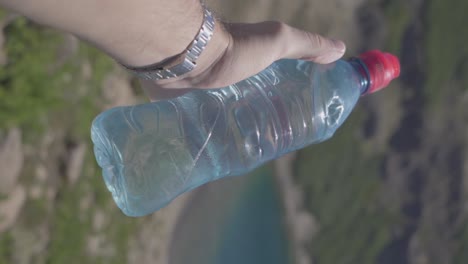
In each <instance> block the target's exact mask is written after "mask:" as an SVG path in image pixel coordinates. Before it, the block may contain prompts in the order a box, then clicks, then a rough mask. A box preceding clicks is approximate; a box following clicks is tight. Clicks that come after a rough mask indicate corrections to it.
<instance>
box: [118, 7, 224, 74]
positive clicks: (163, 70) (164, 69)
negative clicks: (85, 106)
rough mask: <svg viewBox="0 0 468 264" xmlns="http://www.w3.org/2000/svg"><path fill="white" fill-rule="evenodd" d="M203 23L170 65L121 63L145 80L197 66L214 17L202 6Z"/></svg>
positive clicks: (207, 40) (211, 33)
mask: <svg viewBox="0 0 468 264" xmlns="http://www.w3.org/2000/svg"><path fill="white" fill-rule="evenodd" d="M204 10H205V11H204V16H203V24H202V26H201V28H200V30H199V32H198V34H197V35H196V36H195V39H194V40H193V41H192V42H191V43H190V45H189V46H188V47H187V49H185V51H184V52H182V53H181V54H179V55H178V56H177V59H176V60H174V61H172V62H171V63H170V65H164V64H165V63H164V62H163V63H156V64H152V65H148V66H143V67H129V66H126V65H123V66H124V67H125V68H127V69H128V70H129V71H130V72H132V73H133V74H135V75H136V76H137V77H139V78H141V79H145V80H161V79H169V78H175V77H178V76H181V75H184V74H186V73H188V72H190V71H192V70H193V69H194V68H195V67H196V66H197V59H198V57H200V55H201V53H202V52H203V50H204V49H205V47H206V45H207V44H208V42H209V41H210V40H211V37H212V36H213V32H214V27H215V19H214V18H213V15H212V13H211V12H210V11H209V10H208V9H207V8H204Z"/></svg>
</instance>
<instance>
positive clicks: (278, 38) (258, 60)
mask: <svg viewBox="0 0 468 264" xmlns="http://www.w3.org/2000/svg"><path fill="white" fill-rule="evenodd" d="M227 30H228V31H229V33H230V34H231V36H232V44H231V45H229V48H228V49H227V51H226V52H225V54H224V56H223V57H222V59H221V60H219V61H218V62H217V63H216V64H215V65H214V66H213V67H212V68H211V69H210V71H209V72H208V74H206V75H203V74H202V75H200V76H199V77H200V78H198V80H199V81H197V80H194V81H193V83H195V84H196V87H203V88H216V87H224V86H226V85H230V84H233V83H236V82H238V81H240V80H243V79H245V78H247V77H250V76H252V75H255V74H257V73H259V72H260V71H262V70H263V69H265V68H266V67H268V66H269V65H270V64H272V63H273V62H274V61H276V60H279V59H282V58H289V59H305V60H311V61H314V62H317V63H330V62H333V61H335V60H337V59H339V58H340V57H341V56H343V54H344V52H345V49H346V47H345V46H344V43H343V42H341V41H334V40H331V39H328V38H325V37H322V36H320V35H317V34H313V33H310V32H306V31H302V30H299V29H296V28H293V27H290V26H288V25H286V24H284V23H281V22H276V21H268V22H262V23H256V24H229V25H227Z"/></svg>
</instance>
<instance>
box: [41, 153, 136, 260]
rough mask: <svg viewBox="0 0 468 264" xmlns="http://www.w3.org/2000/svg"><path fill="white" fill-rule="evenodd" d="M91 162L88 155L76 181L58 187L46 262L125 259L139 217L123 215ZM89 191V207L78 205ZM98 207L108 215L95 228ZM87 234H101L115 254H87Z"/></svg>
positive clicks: (92, 160) (91, 159)
mask: <svg viewBox="0 0 468 264" xmlns="http://www.w3.org/2000/svg"><path fill="white" fill-rule="evenodd" d="M93 164H94V159H93V157H92V156H88V157H87V161H86V166H85V170H84V172H83V173H84V175H83V176H82V177H81V178H80V180H79V181H78V182H77V183H76V185H75V186H64V187H63V188H62V189H61V190H60V191H59V194H58V197H59V198H58V199H57V204H56V209H55V212H54V215H53V216H52V219H50V220H49V221H50V223H51V225H52V226H53V228H52V232H51V236H52V237H51V240H50V245H49V248H48V252H47V255H46V259H47V261H46V263H48V264H59V263H67V264H73V263H77V264H78V263H126V260H127V256H126V253H127V242H128V238H129V236H130V235H131V234H133V233H134V231H135V228H136V226H137V225H136V224H137V223H138V222H139V221H140V220H139V219H135V218H129V217H126V216H124V215H123V214H122V213H121V212H120V210H118V209H117V208H116V206H115V205H114V204H113V201H112V199H111V196H110V194H109V192H108V191H107V189H106V187H105V185H104V183H103V182H102V181H101V175H100V171H99V170H97V169H96V168H95V167H94V166H93ZM90 195H91V204H90V206H89V208H86V207H85V208H83V207H82V205H81V207H80V203H81V202H82V201H83V197H85V196H90ZM98 210H99V211H101V212H102V213H103V214H104V217H105V219H107V220H106V221H105V225H104V227H103V229H102V230H95V228H94V227H93V223H92V221H93V216H94V214H95V213H96V212H97V211H98ZM90 236H100V237H102V238H103V239H104V240H103V242H104V247H109V248H111V251H112V252H113V253H114V254H112V256H108V257H102V256H97V257H92V256H90V255H89V254H88V253H87V247H86V246H87V244H88V239H89V238H90Z"/></svg>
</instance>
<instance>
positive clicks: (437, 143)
mask: <svg viewBox="0 0 468 264" xmlns="http://www.w3.org/2000/svg"><path fill="white" fill-rule="evenodd" d="M207 2H208V5H209V6H210V7H212V8H213V9H215V10H216V11H217V13H218V15H219V16H221V17H223V18H224V19H225V20H227V21H232V22H234V21H242V22H257V21H262V20H270V19H274V20H282V21H284V22H287V23H289V24H291V25H293V26H296V27H300V28H303V29H306V30H309V31H313V32H318V33H320V34H323V35H326V36H330V37H334V38H338V39H342V40H344V41H345V42H346V44H347V46H348V51H347V56H352V55H355V54H359V53H360V52H362V51H365V50H368V49H374V48H377V49H382V50H386V51H389V52H392V53H395V54H396V55H398V57H399V58H400V60H401V65H402V74H401V77H400V78H399V79H398V80H397V81H395V82H393V83H392V84H391V87H389V88H388V89H386V90H384V91H382V92H380V93H377V94H375V95H372V96H369V97H366V98H363V99H362V100H361V101H360V103H359V105H358V107H357V108H356V110H355V111H354V112H353V114H352V115H351V117H350V119H349V120H348V121H347V122H346V124H345V125H344V126H343V127H342V128H341V129H340V130H339V131H338V132H337V134H336V135H335V136H334V137H333V138H332V139H331V140H329V141H327V142H324V143H321V144H319V145H314V146H311V147H308V148H306V149H304V150H301V151H299V152H298V153H296V154H294V155H290V156H288V157H285V158H283V159H280V160H278V161H275V162H274V163H271V164H269V165H267V166H266V167H267V168H266V170H274V173H272V174H275V175H276V176H275V182H276V183H277V185H278V186H277V187H278V188H277V189H278V190H280V195H281V197H282V198H283V201H282V204H281V207H282V208H283V209H284V210H283V211H284V213H283V214H284V221H285V222H286V226H287V230H288V237H289V239H288V240H289V243H290V245H291V246H290V249H289V250H290V251H291V252H292V253H291V255H292V257H291V260H290V262H291V263H300V264H302V263H317V264H347V263H350V264H355V263H361V264H364V263H379V264H387V263H392V264H394V263H398V264H432V263H434V264H441V263H455V264H464V263H468V250H467V249H468V225H467V224H468V211H467V210H468V200H467V197H468V196H467V194H468V157H467V155H466V153H467V146H468V142H467V140H468V138H467V132H468V131H467V129H468V111H467V110H466V109H465V107H464V106H465V105H467V104H468V45H467V44H466V43H468V32H467V31H466V30H465V29H464V28H463V27H464V26H465V25H467V24H468V16H466V14H465V12H466V10H468V1H464V0H450V1H443V0H426V1H425V0H330V1H319V0H309V1H308V0H288V1H286V0H255V1H247V0H238V1H227V0H211V1H207ZM0 65H1V68H0V264H3V263H50V264H57V263H67V264H73V263H177V262H176V261H175V260H172V259H171V258H170V255H171V254H170V251H171V250H170V246H171V243H172V244H173V245H174V242H173V240H174V238H173V235H174V233H175V234H177V232H175V231H174V230H176V226H178V227H180V226H181V221H182V220H184V221H186V222H192V223H191V224H192V225H193V228H188V229H194V228H196V227H197V225H196V221H195V219H182V220H181V218H180V216H181V215H182V216H187V215H190V214H189V213H188V210H190V206H189V205H190V204H192V210H193V208H198V207H197V205H193V203H194V202H193V201H198V200H197V199H201V198H197V197H200V196H201V195H202V194H204V193H203V192H201V191H198V194H197V191H195V192H194V193H191V194H187V195H184V196H183V197H180V198H178V199H176V200H175V201H174V202H173V203H171V205H169V206H168V207H166V208H164V209H162V210H161V211H159V212H157V213H155V214H153V215H151V216H148V217H143V218H138V219H136V218H128V217H125V216H124V215H123V214H122V213H121V212H120V211H119V210H118V208H117V207H116V206H115V204H114V202H113V201H112V199H111V195H110V193H109V192H108V191H107V189H106V187H105V185H104V182H103V181H102V179H101V173H100V170H99V169H98V167H97V165H96V163H95V161H94V156H93V153H92V144H91V141H90V137H89V129H90V125H91V122H92V119H93V118H94V117H95V116H96V115H97V114H98V113H99V112H101V111H103V110H104V109H107V108H110V107H113V106H117V105H129V104H135V103H137V102H145V101H146V99H145V97H144V96H143V95H142V92H141V90H140V89H139V87H138V84H137V81H136V80H135V79H133V78H131V77H130V76H129V75H128V74H126V73H125V72H124V71H123V70H122V69H121V68H119V67H118V66H116V65H115V64H114V62H113V61H112V60H111V59H109V58H108V57H106V56H105V55H103V54H102V53H101V52H99V51H98V50H96V49H94V48H92V47H90V46H89V45H87V44H85V43H82V42H80V41H78V40H77V39H76V38H74V37H73V36H70V35H66V34H61V33H58V32H56V31H54V30H51V29H47V28H44V27H41V26H39V25H36V24H34V23H32V22H30V21H28V20H26V19H24V18H22V17H19V16H16V15H14V14H10V13H8V12H5V11H1V10H0ZM264 170H265V168H264ZM254 174H255V173H254ZM248 177H257V176H255V175H253V176H245V177H244V178H248ZM227 184H228V185H227V186H242V185H243V184H244V183H242V182H237V183H236V182H235V181H228V182H227ZM214 186H216V185H213V186H211V187H210V186H208V187H204V188H205V189H204V190H205V191H206V192H205V193H209V192H210V190H213V189H216V188H214ZM210 188H211V189H210ZM217 188H218V189H219V190H222V191H223V192H224V193H223V194H225V196H221V195H220V194H219V191H218V194H217V196H216V195H215V196H216V197H219V199H223V197H226V196H229V195H231V196H234V194H231V193H229V192H228V190H229V188H226V187H217ZM223 188H224V189H223ZM233 188H234V187H233ZM236 188H237V187H236ZM239 188H241V187H239ZM206 195H208V194H206ZM203 199H205V200H208V201H212V200H213V199H212V198H210V197H205V198H203ZM191 202H192V203H191ZM198 205H200V203H198ZM203 205H204V206H205V207H206V208H205V209H204V210H206V212H208V214H210V215H209V216H212V217H213V218H214V217H218V218H220V219H221V218H222V213H221V212H222V211H216V210H215V211H212V212H211V213H210V208H211V207H210V206H209V205H207V204H203ZM223 206H225V205H223V204H221V205H218V207H220V208H222V207H223ZM187 208H188V209H187ZM211 210H212V209H211ZM195 211H196V210H195ZM211 214H212V215H211ZM203 216H204V217H206V215H201V216H197V217H201V218H200V219H201V220H198V221H199V222H203V221H204V220H203V218H202V217H203ZM192 220H193V221H192ZM182 226H183V225H182ZM185 228H187V227H185ZM194 232H195V231H194ZM203 235H206V238H207V239H208V238H209V237H211V234H203ZM204 242H205V243H207V244H209V243H215V242H210V241H204ZM260 242H261V241H260ZM260 242H259V243H260ZM175 244H177V243H175ZM179 244H180V243H179ZM172 250H173V251H174V249H172ZM180 259H184V257H180ZM185 259H186V258H185ZM192 263H197V262H196V261H195V260H194V261H193V262H192Z"/></svg>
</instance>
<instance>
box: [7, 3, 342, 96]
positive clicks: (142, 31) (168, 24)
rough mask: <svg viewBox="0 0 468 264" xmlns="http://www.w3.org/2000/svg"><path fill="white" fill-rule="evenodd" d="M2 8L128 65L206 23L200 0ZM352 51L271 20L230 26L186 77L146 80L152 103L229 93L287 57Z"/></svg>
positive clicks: (151, 57)
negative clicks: (200, 91)
mask: <svg viewBox="0 0 468 264" xmlns="http://www.w3.org/2000/svg"><path fill="white" fill-rule="evenodd" d="M0 6H2V7H5V8H7V9H10V10H12V11H14V12H17V13H20V14H22V15H25V16H27V17H28V18H30V19H32V20H34V21H36V22H38V23H41V24H44V25H47V26H51V27H54V28H57V29H60V30H63V31H66V32H70V33H72V34H74V35H76V36H78V37H79V38H81V39H83V40H86V41H88V42H90V43H92V44H94V45H95V46H97V47H98V48H100V49H101V50H103V51H104V52H106V53H107V54H109V55H110V56H112V57H113V58H114V59H116V60H117V61H119V62H120V63H122V64H125V65H129V66H144V65H149V64H153V63H157V62H159V61H163V60H165V59H166V58H169V57H171V56H174V55H176V54H179V53H181V52H182V51H183V50H184V49H185V48H186V47H187V45H188V44H189V43H190V42H191V41H192V40H193V38H194V36H195V35H196V32H197V31H198V30H199V28H200V25H201V24H202V20H203V7H202V5H201V4H200V2H199V1H198V0H171V1H167V0H135V1H128V0H113V1H102V0H101V1H99V0H82V1H78V2H77V1H74V0H63V1H58V2H57V1H53V0H15V1H12V0H0ZM344 52H345V45H344V44H343V42H341V41H334V40H331V39H327V38H324V37H322V36H319V35H317V34H313V33H310V32H306V31H302V30H299V29H296V28H293V27H290V26H288V25H286V24H284V23H281V22H276V21H269V22H262V23H256V24H242V23H238V24H237V23H234V24H223V23H222V22H220V21H216V26H215V30H214V34H213V38H212V39H211V41H210V42H209V43H208V45H207V47H206V49H205V50H204V51H203V53H202V54H201V56H200V58H199V59H198V61H197V67H196V68H195V69H194V70H193V71H191V72H189V73H188V74H186V75H183V76H181V77H179V78H173V79H169V80H162V81H143V82H142V84H143V85H142V86H143V88H144V90H145V92H146V94H147V95H148V96H149V98H150V99H151V100H158V99H163V98H168V97H175V96H177V95H181V94H183V93H185V92H187V91H188V90H190V89H194V88H218V87H224V86H227V85H230V84H233V83H236V82H238V81H240V80H243V79H245V78H247V77H249V76H252V75H255V74H256V73H258V72H260V71H261V70H263V69H264V68H266V67H267V66H268V65H270V64H271V63H273V62H274V61H276V60H279V59H282V58H291V59H299V58H302V59H307V60H311V61H314V62H317V63H330V62H332V61H335V60H337V59H339V58H340V57H341V56H342V55H343V54H344Z"/></svg>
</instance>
